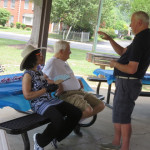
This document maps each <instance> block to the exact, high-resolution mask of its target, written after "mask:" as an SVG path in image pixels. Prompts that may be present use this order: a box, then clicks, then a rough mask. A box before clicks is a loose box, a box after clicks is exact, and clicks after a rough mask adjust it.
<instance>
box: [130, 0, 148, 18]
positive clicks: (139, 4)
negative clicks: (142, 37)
mask: <svg viewBox="0 0 150 150" xmlns="http://www.w3.org/2000/svg"><path fill="white" fill-rule="evenodd" d="M135 11H145V12H146V13H148V14H149V16H150V0H132V1H131V13H134V12H135Z"/></svg>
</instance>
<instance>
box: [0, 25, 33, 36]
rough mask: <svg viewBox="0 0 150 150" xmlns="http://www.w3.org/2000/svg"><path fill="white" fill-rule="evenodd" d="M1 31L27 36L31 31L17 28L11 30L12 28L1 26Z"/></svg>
mask: <svg viewBox="0 0 150 150" xmlns="http://www.w3.org/2000/svg"><path fill="white" fill-rule="evenodd" d="M0 31H3V32H13V33H17V34H26V35H30V34H31V31H27V30H25V29H24V30H23V29H17V28H15V27H14V28H10V27H3V26H0Z"/></svg>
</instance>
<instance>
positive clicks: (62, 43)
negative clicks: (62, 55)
mask: <svg viewBox="0 0 150 150" xmlns="http://www.w3.org/2000/svg"><path fill="white" fill-rule="evenodd" d="M68 45H70V43H69V42H67V41H63V40H60V41H57V42H56V43H55V45H54V53H55V54H56V53H59V51H60V50H65V49H66V48H67V46H68Z"/></svg>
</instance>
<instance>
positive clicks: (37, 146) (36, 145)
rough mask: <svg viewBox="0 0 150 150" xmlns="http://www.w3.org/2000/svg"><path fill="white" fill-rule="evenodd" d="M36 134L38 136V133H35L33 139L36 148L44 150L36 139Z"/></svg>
mask: <svg viewBox="0 0 150 150" xmlns="http://www.w3.org/2000/svg"><path fill="white" fill-rule="evenodd" d="M36 136H37V133H35V134H34V135H33V141H34V150H44V148H42V147H40V146H39V145H38V143H37V140H36Z"/></svg>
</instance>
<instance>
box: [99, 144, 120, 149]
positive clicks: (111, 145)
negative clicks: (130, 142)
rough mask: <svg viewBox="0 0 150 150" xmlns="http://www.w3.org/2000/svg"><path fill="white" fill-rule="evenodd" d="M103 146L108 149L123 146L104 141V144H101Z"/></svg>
mask: <svg viewBox="0 0 150 150" xmlns="http://www.w3.org/2000/svg"><path fill="white" fill-rule="evenodd" d="M101 147H102V148H103V149H106V150H119V149H120V147H121V146H120V145H113V144H112V143H104V144H101Z"/></svg>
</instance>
